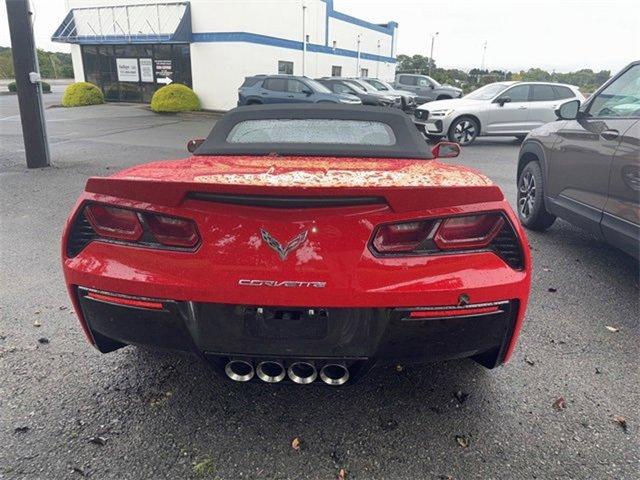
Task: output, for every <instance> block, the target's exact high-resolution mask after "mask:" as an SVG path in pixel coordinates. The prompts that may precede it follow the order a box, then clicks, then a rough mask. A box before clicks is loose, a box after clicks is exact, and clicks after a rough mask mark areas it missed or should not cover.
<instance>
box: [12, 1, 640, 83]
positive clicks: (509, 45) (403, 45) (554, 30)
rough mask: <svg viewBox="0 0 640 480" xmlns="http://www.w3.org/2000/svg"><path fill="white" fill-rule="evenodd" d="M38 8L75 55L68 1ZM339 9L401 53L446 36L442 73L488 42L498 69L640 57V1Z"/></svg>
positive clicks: (346, 5) (613, 62)
mask: <svg viewBox="0 0 640 480" xmlns="http://www.w3.org/2000/svg"><path fill="white" fill-rule="evenodd" d="M32 1H33V2H34V4H35V10H36V21H35V35H36V42H37V44H38V47H40V48H44V49H47V50H59V51H68V47H67V45H64V44H59V43H52V42H51V41H50V37H51V34H52V33H53V31H54V30H55V29H56V27H57V26H58V25H59V24H60V22H61V21H62V19H63V18H64V15H65V14H66V10H65V2H64V0H32ZM235 1H236V3H238V8H239V9H242V10H243V11H244V14H247V12H246V8H242V7H241V3H243V2H244V1H246V0H235ZM254 1H256V0H250V1H249V2H247V3H251V2H254ZM263 1H265V2H268V1H269V0H263ZM282 1H283V0H278V3H281V2H282ZM291 1H292V2H298V3H299V2H300V1H301V0H291ZM104 3H105V4H108V3H109V0H105V1H104ZM132 3H134V2H132ZM211 3H212V6H213V5H214V4H215V3H216V0H211ZM334 5H335V8H336V10H339V11H342V12H344V13H348V14H350V15H353V16H356V17H360V18H363V19H365V20H369V21H372V22H375V23H385V22H387V21H389V20H395V21H396V22H398V23H399V25H400V26H399V36H398V53H404V54H408V55H413V54H416V53H420V54H423V55H428V53H429V49H430V42H431V35H432V34H433V33H435V32H439V35H438V37H437V39H436V42H435V50H434V55H433V56H434V58H435V60H436V64H437V65H438V66H442V67H448V68H453V67H457V68H462V69H465V70H468V69H470V68H474V67H479V66H480V64H481V62H482V46H483V44H484V42H485V41H486V42H487V51H486V59H485V66H486V67H488V68H496V69H509V70H520V69H525V68H529V67H540V68H544V69H546V70H549V71H551V70H556V71H559V72H566V71H573V70H578V69H580V68H591V69H593V70H601V69H606V70H612V71H616V70H619V69H620V68H622V67H623V66H624V65H625V64H627V63H629V62H630V61H631V60H637V59H638V58H640V0H608V1H605V0H580V1H578V0H575V1H574V0H483V1H481V0H458V1H450V0H448V1H429V0H422V1H419V0H334ZM6 22H7V14H6V9H5V1H4V0H0V45H5V46H6V45H9V31H8V28H7V23H6Z"/></svg>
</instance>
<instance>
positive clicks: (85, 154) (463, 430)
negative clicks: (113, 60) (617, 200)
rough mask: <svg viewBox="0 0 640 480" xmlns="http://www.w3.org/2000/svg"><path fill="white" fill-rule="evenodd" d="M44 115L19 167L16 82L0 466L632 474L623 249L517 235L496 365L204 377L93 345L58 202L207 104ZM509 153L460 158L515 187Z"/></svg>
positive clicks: (5, 159)
mask: <svg viewBox="0 0 640 480" xmlns="http://www.w3.org/2000/svg"><path fill="white" fill-rule="evenodd" d="M59 96H60V95H59V92H58V93H55V88H54V93H53V94H51V96H48V97H46V98H47V103H48V104H49V105H51V104H55V103H57V102H59ZM47 118H48V120H49V125H48V130H49V135H50V140H51V151H52V156H53V161H54V167H52V168H50V169H45V170H32V171H28V170H26V168H24V159H23V155H24V153H23V151H22V144H21V142H22V140H21V135H20V124H19V121H18V120H19V119H18V117H17V107H16V98H15V97H13V96H2V97H0V202H1V203H0V204H1V205H2V210H1V217H0V225H1V227H0V249H1V252H2V255H1V257H0V293H1V301H0V478H2V479H9V478H11V479H14V478H15V479H58V478H72V479H73V478H78V479H79V478H83V477H88V478H96V479H116V478H117V479H129V478H131V479H151V478H153V479H161V478H162V479H164V478H171V479H182V478H210V479H238V478H260V479H301V478H311V479H335V478H336V476H337V475H338V472H339V471H340V469H345V470H346V473H347V478H348V479H394V480H398V479H414V478H420V479H422V478H425V479H447V478H454V479H458V480H460V479H536V478H537V479H572V480H573V479H632V478H637V471H638V468H640V442H639V436H638V429H639V424H640V416H639V415H638V412H639V408H638V404H639V403H640V394H639V388H638V385H639V383H640V370H639V367H638V358H639V354H640V348H639V347H640V342H639V338H640V335H639V331H638V313H639V311H640V305H639V301H638V294H639V290H638V267H637V263H635V262H634V261H633V260H632V259H631V258H630V257H628V256H626V255H624V254H622V253H620V252H619V251H617V250H615V249H613V248H610V247H608V246H606V245H603V244H602V243H600V242H598V241H596V240H595V239H593V238H592V237H590V236H589V235H587V234H585V233H583V232H582V231H580V230H578V229H576V228H573V227H572V226H570V225H568V224H567V223H565V222H562V221H559V222H557V223H556V225H554V227H553V228H552V229H551V230H550V231H549V232H547V233H546V234H531V235H530V243H531V246H532V249H533V258H534V262H535V265H534V274H533V291H532V296H531V306H530V308H529V312H528V318H527V322H526V324H525V327H524V329H523V332H522V336H521V342H520V345H519V348H518V349H517V351H516V354H515V356H514V358H513V360H512V361H511V363H510V364H509V365H508V366H506V367H504V368H499V369H497V370H494V371H486V370H483V369H482V368H481V367H479V366H477V365H476V364H474V363H473V362H471V361H455V362H447V363H442V364H437V365H429V366H425V367H419V368H410V369H408V368H407V369H403V370H402V371H397V370H395V369H383V370H377V371H374V372H373V373H372V374H371V375H370V377H368V378H367V379H366V380H364V381H363V382H362V383H360V384H358V385H355V386H353V387H350V388H345V389H329V388H315V387H310V388H305V387H297V386H294V387H286V386H275V388H271V387H270V386H267V385H264V384H258V383H256V384H250V385H237V384H233V383H230V382H228V381H226V380H223V379H218V378H215V377H213V376H212V375H211V374H210V372H209V371H208V370H207V369H206V368H205V367H204V366H203V365H202V364H200V363H199V362H198V361H197V360H194V359H192V358H190V357H183V356H176V355H173V354H162V353H154V352H151V351H147V350H143V349H138V348H132V347H129V348H125V349H122V350H120V351H118V352H115V353H112V354H109V355H101V354H99V353H98V352H97V351H95V350H93V349H92V348H90V347H89V346H88V345H87V344H86V343H85V341H84V338H83V336H82V334H81V332H80V329H79V328H78V325H77V323H76V320H75V317H74V316H73V314H72V313H71V311H70V304H69V300H68V298H67V294H66V292H65V290H64V287H63V282H62V274H61V269H60V260H59V237H60V233H61V228H62V225H63V222H64V220H65V217H66V215H67V213H68V212H69V210H70V208H71V206H72V205H73V203H74V202H75V199H76V197H77V195H78V193H79V192H80V191H81V190H82V188H83V185H84V182H85V181H86V178H87V177H88V176H90V175H107V174H109V173H110V172H112V171H115V170H117V169H119V168H122V167H124V166H127V165H132V164H135V163H141V162H145V161H149V160H152V159H170V158H178V157H180V156H183V155H185V150H184V148H183V145H184V144H185V142H186V140H187V139H188V138H189V137H197V136H202V135H204V134H206V132H207V131H208V130H209V127H210V125H211V124H212V122H213V121H214V119H213V117H208V116H202V115H193V116H181V117H177V116H159V115H154V114H152V113H151V112H149V111H148V110H147V109H146V108H144V107H142V106H131V105H115V104H111V105H103V106H96V107H85V108H80V109H61V108H50V109H48V110H47ZM517 151H518V145H517V144H516V143H515V142H512V141H511V140H508V139H507V140H498V141H492V140H482V141H479V142H478V143H477V144H476V145H473V146H469V147H467V148H465V150H464V152H463V155H462V157H461V158H460V159H458V160H459V161H460V162H461V163H463V164H466V165H470V166H474V167H477V168H479V169H481V170H482V171H484V172H485V173H487V174H488V175H489V176H490V177H492V178H493V179H494V180H495V181H496V182H497V183H498V184H500V185H501V186H502V187H503V188H504V190H505V192H506V194H507V195H508V197H509V199H510V200H511V201H512V203H513V200H514V198H515V188H514V183H515V182H514V176H515V168H516V164H515V161H516V156H517ZM607 325H608V326H613V327H615V328H616V329H619V331H616V332H612V331H610V330H609V329H607V328H606V326H607ZM559 397H563V398H564V399H565V402H566V408H565V409H563V410H561V411H557V410H556V409H554V408H553V406H552V404H553V403H554V402H555V401H556V400H557V399H558V398H559ZM616 416H621V417H624V418H625V419H626V422H627V431H625V430H624V429H623V428H622V426H621V425H620V424H619V423H616V422H615V421H614V418H615V417H616ZM295 437H298V438H299V439H300V440H301V442H302V443H301V449H300V450H299V451H297V450H294V449H293V448H292V447H291V442H292V440H293V439H294V438H295ZM456 437H458V439H456ZM461 444H462V445H461ZM463 445H466V447H465V446H463ZM633 472H636V473H635V474H634V473H633Z"/></svg>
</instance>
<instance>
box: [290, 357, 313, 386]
mask: <svg viewBox="0 0 640 480" xmlns="http://www.w3.org/2000/svg"><path fill="white" fill-rule="evenodd" d="M287 374H288V375H289V378H290V379H291V381H292V382H295V383H299V384H301V385H306V384H307V383H311V382H313V381H314V380H315V379H316V378H318V371H317V370H316V366H315V365H314V364H313V363H311V362H294V363H292V364H291V365H289V368H288V369H287Z"/></svg>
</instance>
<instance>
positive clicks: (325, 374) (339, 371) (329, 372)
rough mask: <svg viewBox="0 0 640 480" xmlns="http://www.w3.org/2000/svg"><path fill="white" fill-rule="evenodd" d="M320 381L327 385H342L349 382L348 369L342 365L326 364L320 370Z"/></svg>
mask: <svg viewBox="0 0 640 480" xmlns="http://www.w3.org/2000/svg"><path fill="white" fill-rule="evenodd" d="M320 379H321V380H322V381H323V382H324V383H326V384H327V385H343V384H345V383H347V380H349V369H348V368H347V366H346V365H345V364H344V363H327V364H326V365H325V366H324V367H322V369H321V370H320Z"/></svg>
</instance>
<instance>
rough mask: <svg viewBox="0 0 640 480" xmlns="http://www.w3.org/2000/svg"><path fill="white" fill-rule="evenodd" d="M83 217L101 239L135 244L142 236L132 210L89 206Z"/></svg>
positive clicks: (136, 216)
mask: <svg viewBox="0 0 640 480" xmlns="http://www.w3.org/2000/svg"><path fill="white" fill-rule="evenodd" d="M85 215H86V216H87V220H89V223H90V224H91V227H92V228H93V230H94V231H95V232H96V233H97V234H98V235H100V236H101V237H106V238H113V239H115V240H124V241H127V242H135V241H137V240H139V239H140V237H141V236H142V225H140V220H139V219H138V215H137V214H136V212H134V211H133V210H126V209H124V208H117V207H108V206H106V205H89V206H88V207H87V208H86V209H85Z"/></svg>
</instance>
